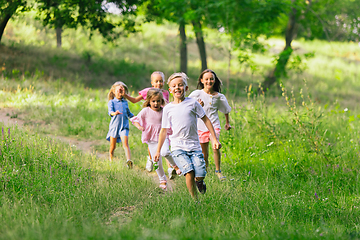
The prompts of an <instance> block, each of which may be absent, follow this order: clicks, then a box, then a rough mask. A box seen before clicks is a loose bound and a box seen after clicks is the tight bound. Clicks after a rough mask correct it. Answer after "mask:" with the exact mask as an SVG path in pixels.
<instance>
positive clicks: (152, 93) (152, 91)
mask: <svg viewBox="0 0 360 240" xmlns="http://www.w3.org/2000/svg"><path fill="white" fill-rule="evenodd" d="M154 96H160V100H161V106H164V105H165V100H164V96H163V94H162V90H161V89H159V88H151V89H149V91H148V92H147V94H146V99H145V102H144V104H143V107H150V100H151V98H152V97H154Z"/></svg>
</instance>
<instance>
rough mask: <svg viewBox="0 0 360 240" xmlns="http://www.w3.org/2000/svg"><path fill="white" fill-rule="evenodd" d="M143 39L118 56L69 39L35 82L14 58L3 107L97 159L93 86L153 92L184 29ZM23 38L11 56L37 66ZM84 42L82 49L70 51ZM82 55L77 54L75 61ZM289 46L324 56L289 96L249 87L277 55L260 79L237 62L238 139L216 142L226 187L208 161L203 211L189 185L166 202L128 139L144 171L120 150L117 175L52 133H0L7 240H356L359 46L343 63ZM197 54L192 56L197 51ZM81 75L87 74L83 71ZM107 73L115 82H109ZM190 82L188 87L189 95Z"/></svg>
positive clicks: (155, 30) (217, 65) (221, 68)
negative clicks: (64, 139) (83, 145)
mask: <svg viewBox="0 0 360 240" xmlns="http://www.w3.org/2000/svg"><path fill="white" fill-rule="evenodd" d="M12 24H13V25H12V28H10V29H13V30H15V29H21V24H20V22H13V23H12ZM33 25H36V24H35V23H34V24H33ZM19 26H20V27H19ZM147 28H148V31H147V30H146V28H144V32H143V33H141V34H139V35H136V36H137V37H138V38H139V36H141V40H142V41H141V42H140V43H139V42H136V41H134V39H132V38H129V39H126V40H125V39H123V40H124V41H125V42H126V43H127V44H124V45H123V46H111V47H108V46H106V45H103V43H102V42H101V41H99V40H98V38H97V37H94V38H93V39H92V40H91V41H84V42H81V41H79V39H82V37H85V36H86V34H84V33H82V32H81V30H77V32H71V31H69V32H68V34H69V39H67V37H66V36H65V51H59V52H57V51H54V52H53V53H52V54H49V55H46V54H45V53H44V59H45V60H46V59H47V60H49V59H50V60H51V59H52V58H53V60H51V61H53V62H52V64H50V65H46V64H44V65H38V68H37V70H34V71H30V70H28V69H30V68H27V67H26V66H24V68H20V66H21V64H19V63H17V62H16V61H19V62H21V61H20V60H19V58H16V57H14V56H12V57H9V59H10V60H8V61H7V62H6V65H5V68H6V69H5V70H3V71H2V75H1V78H0V85H1V86H2V89H1V90H0V104H1V106H0V107H12V108H13V109H14V112H15V113H16V114H17V116H18V117H19V118H21V119H23V120H25V121H26V123H27V124H28V125H31V126H32V127H33V128H32V129H35V130H36V131H39V132H41V133H46V134H56V135H66V136H71V137H76V138H79V139H83V140H87V139H91V140H98V141H99V142H100V145H99V146H97V149H98V150H102V151H107V149H108V143H107V142H105V141H104V140H103V139H104V137H105V135H106V132H107V128H108V124H109V118H108V116H107V106H106V102H107V100H106V94H107V91H108V88H109V87H110V86H111V84H112V81H113V80H114V79H111V80H109V79H107V80H105V81H103V82H102V83H104V84H105V83H106V85H103V86H101V85H96V84H95V83H94V85H93V86H94V88H89V86H90V85H88V84H86V83H89V81H88V80H89V79H91V78H97V77H99V76H105V75H106V76H109V77H110V78H111V76H112V77H115V78H117V76H119V77H124V78H125V80H124V81H125V82H126V83H128V85H131V84H132V87H131V91H133V93H132V94H133V95H135V93H136V92H137V90H138V89H140V88H141V87H144V86H148V85H149V83H148V76H149V74H150V69H152V68H153V69H160V70H162V69H163V68H164V69H165V70H164V71H165V72H167V71H168V72H167V73H170V72H172V71H173V70H174V69H173V66H174V63H176V62H175V60H173V59H172V56H173V55H172V51H173V50H174V49H175V47H174V46H175V44H176V41H175V40H176V38H175V35H176V31H174V29H175V28H174V27H173V26H172V25H171V24H167V25H162V26H156V25H154V24H149V25H147ZM35 29H39V27H36V28H35ZM29 31H30V32H31V31H33V30H31V28H29ZM34 31H35V30H34ZM44 31H50V30H46V29H45V30H44ZM71 34H73V35H71ZM206 34H207V36H212V37H211V38H209V39H211V40H214V39H216V37H215V36H218V35H217V34H218V33H216V32H211V31H209V32H207V33H206ZM65 35H66V34H65ZM70 35H71V36H70ZM7 36H8V37H9V35H7ZM14 36H19V38H21V35H20V34H19V35H16V34H14V35H12V36H11V38H10V37H9V40H8V42H7V44H10V45H11V44H13V47H14V48H18V49H17V50H21V49H22V50H24V49H25V50H26V51H27V50H29V51H35V53H34V54H35V56H36V52H37V51H40V50H39V49H37V48H34V47H31V46H30V45H27V46H25V47H24V46H23V44H25V45H26V44H30V43H29V42H28V43H26V40H23V42H20V41H19V43H17V42H16V41H15V40H14V39H13V37H14ZM156 36H158V38H156ZM164 36H167V38H164ZM41 37H42V38H44V39H45V38H46V37H50V35H49V34H47V33H46V34H43V35H42V36H41ZM52 37H53V36H52ZM75 37H76V39H77V40H78V43H79V44H78V43H77V42H76V41H74V42H72V44H69V45H66V44H67V43H66V42H67V41H69V42H70V40H71V39H72V38H75ZM83 39H85V38H83ZM164 39H170V40H169V41H167V42H166V41H164ZM11 41H13V42H12V43H11ZM191 41H193V40H192V38H191V36H190V42H191ZM222 41H223V42H221V43H219V44H215V43H211V41H210V40H209V44H208V47H209V48H210V49H211V48H212V47H213V48H214V51H212V53H211V54H213V55H211V54H210V59H211V60H210V61H209V62H210V63H211V64H212V66H211V68H213V69H214V70H215V71H216V72H217V73H219V75H220V76H224V77H222V78H223V80H224V79H225V80H226V77H225V76H227V75H226V74H227V69H226V66H227V64H226V60H224V59H225V58H224V56H226V44H227V42H226V41H227V39H226V37H224V36H222ZM272 41H273V42H272ZM47 42H48V41H44V43H43V45H46V44H47ZM85 42H86V44H89V45H88V46H86V44H85ZM20 43H21V45H20ZM191 44H193V43H191ZM269 44H270V45H271V46H272V51H273V50H274V49H275V50H276V49H277V48H278V49H281V44H282V43H281V41H280V40H278V39H270V40H269ZM297 44H299V45H297ZM125 45H126V46H125ZM323 45H324V46H323ZM80 46H82V47H83V49H82V50H81V49H80V48H79V49H80V50H79V49H77V47H80ZM294 46H296V47H299V49H297V50H296V51H297V52H296V54H300V55H301V54H303V53H304V52H308V51H313V49H319V51H317V52H316V53H315V57H314V58H312V59H309V60H306V61H307V68H304V69H305V71H304V72H296V71H295V70H294V71H293V72H291V71H290V72H289V77H288V78H287V79H282V80H283V85H282V87H281V88H280V89H279V88H278V89H274V90H272V91H273V92H270V93H267V94H268V95H267V96H264V95H259V94H258V91H254V90H253V89H254V88H261V86H258V85H257V84H255V85H254V84H252V83H254V82H255V83H256V82H261V79H262V77H263V75H264V74H265V73H266V71H267V70H269V69H270V68H271V59H272V58H273V55H272V54H271V53H270V52H269V53H267V54H263V55H260V54H257V55H255V56H254V59H253V60H254V61H256V62H257V63H258V64H259V68H258V69H252V70H251V69H250V68H249V67H247V66H239V65H238V64H237V63H236V61H233V62H232V65H231V76H230V80H231V82H230V84H229V88H228V89H224V90H225V91H224V92H225V93H226V95H227V97H228V98H229V101H230V103H231V106H232V108H233V110H232V112H231V113H230V119H231V125H232V126H233V129H232V130H231V131H227V132H226V131H223V132H222V133H221V136H220V141H221V143H222V144H223V148H222V153H223V157H222V171H223V173H224V174H225V175H226V176H227V181H225V182H220V181H218V179H217V178H216V176H215V175H214V174H213V170H214V164H213V159H212V156H210V171H209V173H208V175H207V177H206V179H205V181H206V183H207V186H208V191H207V193H206V194H205V195H201V196H200V197H199V199H200V202H194V201H193V200H192V199H191V198H190V196H189V194H188V192H187V189H186V187H185V182H184V178H183V177H182V178H178V179H175V185H174V191H173V192H170V191H169V192H166V193H165V194H164V192H162V191H159V190H158V188H157V186H156V185H155V184H154V183H153V180H152V178H151V177H149V176H147V175H145V174H144V172H143V171H142V170H141V169H143V167H144V165H145V158H146V155H147V151H146V146H145V144H141V142H140V132H139V131H137V130H136V129H135V128H133V127H131V129H130V134H131V135H130V138H129V140H130V148H131V149H132V153H133V159H134V162H135V164H136V165H137V166H138V167H139V168H138V170H135V171H127V170H125V169H124V164H123V162H124V161H123V160H124V156H123V153H122V150H121V148H118V149H117V152H116V156H117V162H115V163H113V164H111V165H110V164H109V163H108V162H105V161H104V160H103V159H97V158H96V157H94V156H89V155H84V154H82V153H81V152H79V151H77V150H76V149H74V148H72V147H69V146H65V145H63V144H61V143H57V142H55V141H54V140H52V139H51V138H46V137H44V135H37V134H34V133H33V132H32V131H25V130H23V129H17V128H16V127H11V128H8V127H5V126H3V125H1V128H2V129H3V131H2V132H1V139H0V140H1V142H0V143H1V144H0V146H1V154H0V179H1V186H0V194H1V198H0V203H1V207H0V215H1V218H0V221H1V226H2V227H1V228H0V239H190V238H195V239H240V238H241V239H284V238H285V239H318V238H321V237H325V238H327V239H339V238H341V239H347V238H349V239H358V238H360V231H359V227H360V226H359V222H360V219H359V216H360V214H359V208H360V198H359V191H360V188H359V169H360V166H359V161H358V159H359V156H360V153H359V147H360V146H359V145H360V139H359V131H360V128H359V123H360V115H358V114H359V113H358V106H357V104H356V102H357V101H356V99H357V97H358V96H357V95H356V94H355V93H356V90H357V89H358V87H359V85H358V83H357V81H356V76H357V75H358V73H359V70H358V68H356V64H357V63H356V62H354V61H353V60H351V63H349V64H346V63H347V62H348V61H349V59H347V58H346V59H344V55H346V52H348V51H354V52H356V48H354V46H353V44H345V43H344V44H340V43H337V45H336V46H337V48H338V49H339V54H341V58H338V57H337V55H335V56H333V54H332V53H330V52H329V51H328V50H327V46H325V44H323V42H317V41H314V42H304V41H299V42H295V43H294ZM322 46H323V48H322ZM191 47H192V51H191V52H192V53H194V52H196V51H195V50H196V48H195V45H191ZM6 49H7V50H9V48H6ZM34 49H35V50H34ZM304 49H305V50H304ZM321 49H322V50H321ZM13 50H14V49H11V48H10V50H9V51H13ZM51 51H52V50H51ZM67 51H73V53H72V54H73V55H71V54H70V53H69V52H67ZM82 51H83V52H82ZM121 51H124V54H122V55H121V54H120V53H121ZM15 52H17V51H15ZM54 53H55V54H54ZM75 53H76V54H75ZM105 53H106V54H105ZM24 54H25V53H24ZM89 54H90V55H89ZM120 55H121V56H122V57H119V59H116V57H117V56H120ZM195 55H196V54H195V53H194V55H192V57H191V63H193V65H192V66H191V68H190V76H191V77H192V79H196V77H197V73H196V72H197V71H198V70H196V69H197V65H198V64H199V62H198V61H197V60H196V57H195ZM355 55H356V54H355ZM69 56H72V57H73V58H74V59H75V62H76V61H78V62H79V63H80V64H79V65H77V66H76V67H74V69H73V70H74V71H73V72H74V73H75V72H76V71H79V72H80V73H85V72H86V73H88V74H89V75H88V76H90V77H89V78H88V79H87V80H86V81H85V80H84V79H83V77H84V76H80V75H79V76H77V77H74V76H75V75H72V74H69V75H66V74H64V73H61V72H62V71H64V70H66V69H68V66H69V65H70V64H69V62H72V61H73V60H72V59H71V57H69ZM89 58H90V63H86V61H88V60H89ZM149 59H151V60H152V62H151V63H148V62H149ZM45 60H43V61H45ZM34 61H35V62H36V61H37V59H34ZM51 61H50V62H51ZM173 61H174V62H173ZM176 61H177V60H176ZM40 62H41V61H37V64H39V63H40ZM121 62H123V63H124V65H121ZM143 62H144V63H145V65H142V63H143ZM28 63H29V62H27V64H28ZM11 64H12V65H11ZM86 64H90V65H91V67H90V68H85V67H84V68H83V67H82V65H84V66H88V65H86ZM117 64H119V65H117ZM126 64H128V65H126ZM164 64H166V65H164ZM10 65H11V66H10ZM25 65H26V64H25ZM29 66H30V65H29ZM31 66H32V67H34V66H36V65H31ZM46 66H50V67H51V68H53V69H54V72H57V71H58V72H59V73H61V74H64V75H63V78H57V77H55V75H54V77H49V75H48V72H47V71H48V69H47V67H46ZM124 66H125V67H126V66H130V67H129V68H128V69H123V68H124ZM131 66H133V68H132V67H131ZM142 66H145V67H144V68H143V67H142ZM104 68H107V71H108V73H106V74H105V75H101V74H103V71H102V70H103V69H104ZM35 69H36V68H35ZM43 69H47V70H46V71H45V70H44V71H43ZM70 69H71V68H70ZM84 69H85V70H84ZM89 69H93V72H90V71H89ZM141 69H142V70H141ZM83 70H84V71H83ZM117 71H119V73H118V74H116V72H117ZM105 72H106V71H105ZM61 74H60V75H61ZM129 76H130V77H129ZM137 76H138V77H139V78H138V77H137ZM126 77H129V78H128V79H127V78H126ZM303 78H306V82H304V81H303ZM99 81H100V82H101V81H102V80H99ZM90 82H91V81H90ZM224 82H225V83H226V81H224ZM129 83H130V84H129ZM195 84H196V81H195V80H194V81H192V85H191V86H192V88H194V86H195ZM99 86H101V87H99ZM225 86H226V85H225ZM275 94H276V95H275ZM336 100H338V101H336ZM140 108H141V107H140V104H130V109H131V111H132V112H133V113H134V114H136V113H138V112H139V111H140ZM221 121H222V122H223V121H224V119H223V116H222V115H221ZM44 126H46V127H44ZM9 209H11V210H10V211H9Z"/></svg>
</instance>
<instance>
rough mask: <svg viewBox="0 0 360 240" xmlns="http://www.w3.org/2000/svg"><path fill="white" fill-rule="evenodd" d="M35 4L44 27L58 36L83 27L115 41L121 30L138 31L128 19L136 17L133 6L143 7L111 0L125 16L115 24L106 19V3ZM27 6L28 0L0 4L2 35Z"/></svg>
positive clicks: (39, 0)
mask: <svg viewBox="0 0 360 240" xmlns="http://www.w3.org/2000/svg"><path fill="white" fill-rule="evenodd" d="M32 2H34V3H35V6H36V9H37V10H38V11H39V16H40V18H41V19H42V20H43V24H44V25H45V26H50V27H54V28H55V29H57V31H58V33H60V31H61V29H62V28H63V27H66V28H76V27H77V26H79V25H81V26H84V27H87V28H89V29H90V30H91V31H94V30H98V31H99V32H100V33H101V34H102V35H103V36H104V37H105V38H106V39H108V40H112V39H114V38H116V37H117V36H118V33H115V32H114V30H115V28H116V27H118V26H122V27H123V28H124V29H126V31H129V32H132V31H134V30H135V28H134V25H135V23H134V21H132V20H131V19H129V18H126V16H128V15H132V14H135V13H136V7H134V6H135V5H136V4H140V3H141V2H142V0H112V1H111V2H112V3H114V4H115V5H116V6H117V7H118V8H119V9H121V10H122V15H123V18H122V19H121V21H119V22H116V23H114V22H112V21H111V20H109V19H108V18H107V12H106V11H105V9H104V8H103V4H104V1H103V0H34V1H32ZM26 4H27V2H26V0H10V1H5V0H0V9H1V14H2V15H1V19H0V20H1V22H0V24H1V25H0V26H3V29H2V31H3V30H4V29H5V27H6V24H7V22H8V20H9V19H10V18H11V16H12V15H13V14H15V13H18V12H20V11H24V10H27V9H29V8H27V7H26ZM0 31H1V28H0ZM0 40H1V39H0ZM58 44H59V42H58Z"/></svg>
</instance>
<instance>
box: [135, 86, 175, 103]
mask: <svg viewBox="0 0 360 240" xmlns="http://www.w3.org/2000/svg"><path fill="white" fill-rule="evenodd" d="M150 89H152V88H145V89H143V90H141V91H140V92H139V94H140V95H141V96H142V97H143V99H144V100H145V99H146V96H147V93H148V91H149V90H150ZM161 91H162V93H163V96H164V99H165V102H166V103H169V92H168V91H166V90H163V89H161Z"/></svg>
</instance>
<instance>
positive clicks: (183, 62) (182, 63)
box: [179, 22, 187, 73]
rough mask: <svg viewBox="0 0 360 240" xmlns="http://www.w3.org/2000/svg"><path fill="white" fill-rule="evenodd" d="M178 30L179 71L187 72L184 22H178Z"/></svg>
mask: <svg viewBox="0 0 360 240" xmlns="http://www.w3.org/2000/svg"><path fill="white" fill-rule="evenodd" d="M179 32H180V71H181V72H184V73H187V46H186V33H185V22H181V23H180V26H179Z"/></svg>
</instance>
